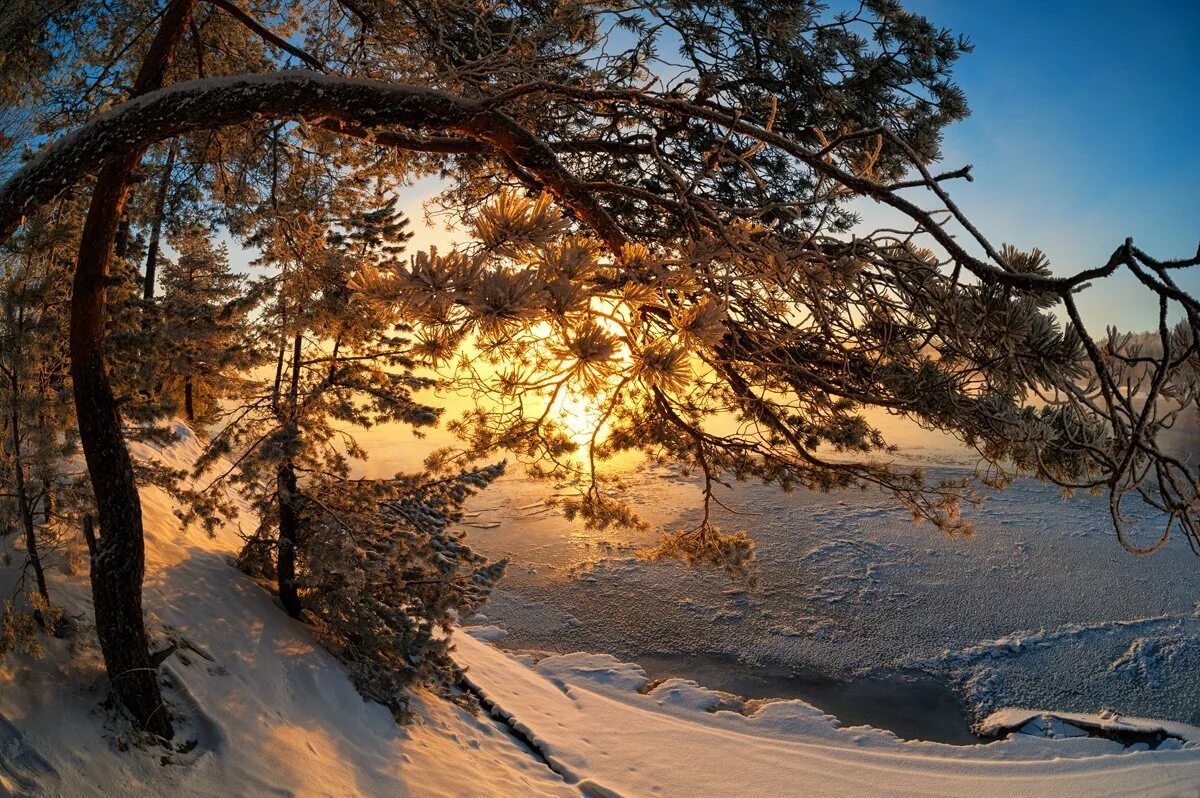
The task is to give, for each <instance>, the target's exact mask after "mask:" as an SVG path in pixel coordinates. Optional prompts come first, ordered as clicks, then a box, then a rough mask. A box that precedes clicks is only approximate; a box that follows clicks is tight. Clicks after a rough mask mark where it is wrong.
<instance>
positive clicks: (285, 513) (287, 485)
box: [275, 335, 303, 618]
mask: <svg viewBox="0 0 1200 798" xmlns="http://www.w3.org/2000/svg"><path fill="white" fill-rule="evenodd" d="M302 343H303V339H302V338H301V336H299V335H297V336H296V337H295V338H294V339H293V342H292V379H291V384H290V386H289V387H288V401H289V407H288V412H289V413H290V414H291V419H290V421H289V424H290V425H291V429H292V432H293V434H294V433H295V430H296V408H297V403H298V402H299V398H300V354H301V345H302ZM275 490H276V495H277V496H278V497H279V546H278V549H277V552H276V556H275V563H276V582H277V583H278V584H279V600H280V601H281V602H282V603H283V608H284V609H285V610H287V613H288V615H290V616H292V617H293V618H299V617H300V611H301V610H302V609H303V605H302V604H301V603H300V594H299V592H298V591H297V589H296V550H297V547H298V545H299V540H300V512H299V508H298V507H297V503H298V500H299V498H300V496H299V493H298V491H297V489H296V469H295V466H294V465H293V463H292V460H291V457H290V456H289V457H288V458H287V459H286V460H284V462H283V463H282V464H281V465H280V466H279V474H278V478H277V480H276V487H275Z"/></svg>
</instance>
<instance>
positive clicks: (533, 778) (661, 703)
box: [0, 430, 1200, 798]
mask: <svg viewBox="0 0 1200 798" xmlns="http://www.w3.org/2000/svg"><path fill="white" fill-rule="evenodd" d="M181 431H182V432H184V433H185V434H186V430H181ZM196 451H197V446H196V443H195V441H194V440H193V439H191V438H190V434H189V435H186V437H185V438H184V440H183V441H182V442H181V443H180V444H179V445H177V446H175V447H173V448H172V449H171V450H170V451H169V452H167V453H165V454H163V455H162V457H163V458H164V459H165V460H166V461H167V462H169V463H173V464H186V463H187V462H189V461H190V459H191V458H192V457H194V456H195V454H196ZM139 454H140V455H141V456H152V455H154V454H155V453H153V452H150V451H148V450H142V451H140V452H139ZM143 508H144V513H145V522H146V535H147V575H146V577H147V578H146V581H147V586H146V608H147V616H148V617H147V620H148V624H149V626H150V629H151V633H152V635H153V636H154V637H155V638H156V641H157V642H160V643H163V642H165V641H166V640H168V639H174V640H176V641H178V642H179V643H180V644H181V646H182V647H181V649H180V652H179V653H177V654H176V655H174V656H172V657H171V658H170V659H169V660H168V661H167V664H166V666H165V668H164V671H165V673H166V675H167V678H168V680H169V682H170V687H169V689H168V691H167V694H168V697H169V700H170V701H171V703H172V704H173V707H174V708H175V710H176V712H178V713H179V714H180V715H181V719H180V721H179V722H178V724H177V726H178V728H179V734H178V738H177V749H179V750H175V751H172V752H167V751H165V750H164V749H159V748H152V749H150V750H143V749H141V748H138V747H137V746H130V745H129V744H128V743H129V740H130V738H129V736H128V733H127V729H126V727H125V726H124V725H123V724H122V723H121V722H120V721H119V720H118V719H116V718H115V717H114V716H113V715H112V713H111V712H110V711H109V710H106V709H104V708H103V707H102V706H101V702H102V700H103V697H104V678H103V670H102V668H101V665H100V658H99V653H98V651H97V650H96V646H95V644H94V642H93V638H92V633H91V631H90V629H88V628H83V629H81V630H80V631H78V632H77V633H76V634H74V635H73V636H72V637H71V638H69V639H67V640H63V641H52V642H51V644H50V645H49V651H48V653H47V655H46V656H45V657H44V658H42V659H37V660H32V659H27V658H22V657H13V658H9V659H7V660H5V661H3V662H2V663H0V716H2V717H0V794H22V795H23V794H45V795H62V796H86V795H171V796H193V795H195V796H201V795H204V796H211V795H250V796H254V795H337V796H343V795H371V796H376V795H378V796H405V795H408V796H420V797H421V798H424V797H425V796H471V797H472V798H474V796H543V795H548V796H554V795H571V796H581V795H583V796H610V795H622V796H656V795H666V796H705V795H713V796H716V795H721V796H736V795H772V796H775V795H779V796H791V795H861V794H874V795H889V794H913V795H917V794H919V795H948V794H971V795H989V794H997V795H999V794H1003V795H1005V796H1016V795H1032V794H1034V793H1038V794H1041V793H1044V792H1045V791H1046V788H1047V787H1048V788H1050V789H1051V790H1055V791H1057V794H1060V795H1070V794H1083V793H1086V794H1090V795H1118V794H1131V793H1133V792H1137V793H1140V794H1150V795H1174V794H1180V793H1183V792H1185V791H1186V790H1187V789H1188V788H1191V789H1193V790H1194V788H1195V786H1196V785H1198V784H1200V748H1195V747H1191V746H1189V747H1184V748H1181V749H1179V750H1157V751H1148V752H1134V751H1132V750H1130V749H1125V748H1123V747H1122V746H1120V745H1119V744H1116V743H1110V742H1107V741H1104V740H1097V739H1087V738H1080V739H1065V740H1043V739H1035V738H1032V737H1024V736H1020V737H1015V738H1013V739H1012V740H1010V741H1007V742H1002V743H995V744H992V745H989V746H982V747H976V748H961V747H949V746H940V745H934V744H929V743H902V742H900V741H898V740H896V739H895V738H894V737H892V736H891V735H889V734H886V733H883V732H877V731H874V730H870V729H865V728H858V729H849V730H844V729H838V728H836V725H835V722H834V721H833V720H832V719H831V718H829V717H828V716H825V715H822V713H820V712H819V711H818V710H816V709H814V708H812V707H810V706H808V705H806V704H804V703H802V702H794V701H793V702H781V703H775V704H770V705H768V706H766V707H765V708H762V709H761V710H759V711H758V712H757V713H756V714H753V715H752V716H749V717H747V716H744V715H742V714H738V713H735V712H728V711H719V712H709V711H706V710H708V709H712V708H714V707H715V706H716V703H717V702H718V701H719V700H721V696H720V695H718V694H716V693H712V692H710V691H706V690H704V689H701V688H698V687H696V686H695V685H692V684H690V683H687V682H681V681H679V680H673V681H670V682H667V683H664V684H663V685H660V686H658V687H657V688H656V689H654V690H652V691H650V692H649V693H648V694H645V695H643V694H641V693H638V692H636V689H637V688H638V687H640V686H642V685H643V683H644V678H643V677H642V675H641V674H640V672H639V671H638V670H637V669H636V668H634V667H633V666H626V665H621V664H619V663H618V662H617V661H616V660H614V659H612V658H611V657H597V656H594V655H580V654H576V655H567V656H560V657H551V658H549V659H545V660H542V661H541V662H539V663H538V664H537V665H536V666H535V667H530V666H529V664H527V662H525V661H522V660H520V659H517V658H514V657H511V656H509V655H507V654H505V653H503V652H501V651H499V650H497V649H495V648H493V647H491V646H489V645H487V644H485V643H482V642H480V641H478V640H475V639H473V638H471V637H469V636H466V635H460V636H459V646H460V656H461V657H462V659H463V661H464V663H465V664H467V665H468V666H469V668H470V671H469V673H470V678H471V679H472V680H473V681H474V683H475V684H476V685H478V687H479V688H480V690H481V691H482V692H483V693H484V694H485V696H486V697H487V699H488V700H489V701H491V702H494V703H495V705H496V707H495V711H496V713H497V715H498V716H502V717H506V718H510V719H512V720H513V723H514V724H515V726H516V727H517V728H518V729H519V730H520V731H521V733H522V734H523V735H527V737H528V738H529V739H531V740H532V741H533V742H534V744H535V746H536V748H537V749H538V750H537V751H533V750H530V749H529V748H528V747H526V746H525V745H524V744H523V743H522V742H521V741H520V740H519V739H517V737H516V736H514V735H513V734H511V733H510V731H509V727H508V726H507V725H505V724H504V723H501V722H499V721H496V720H493V719H492V718H491V717H489V716H487V715H481V716H479V717H474V716H472V715H470V714H468V713H466V712H464V711H463V710H461V709H459V708H458V707H456V706H454V705H452V704H449V703H447V702H445V701H442V700H440V699H438V698H436V697H434V696H431V695H422V696H419V697H418V700H417V701H416V702H415V703H416V707H417V718H416V720H415V722H414V723H412V724H411V725H408V726H404V727H401V726H397V725H396V724H395V722H394V721H393V720H392V718H391V716H390V714H389V713H388V712H387V710H385V709H384V708H383V707H381V706H379V705H377V704H373V703H369V702H365V701H363V700H362V699H361V698H360V697H359V696H358V694H357V693H356V692H355V690H354V688H353V686H352V685H351V683H350V681H349V679H348V678H347V677H346V675H345V673H344V672H343V671H342V670H341V668H340V667H339V665H338V663H337V661H336V660H335V659H334V658H333V657H332V656H330V655H329V654H328V653H326V652H325V651H323V650H322V649H321V648H320V647H319V646H317V645H316V644H315V643H314V641H313V640H312V638H311V636H310V635H309V634H308V631H307V629H306V628H305V627H304V626H303V625H302V624H299V623H296V622H294V621H292V620H290V619H289V618H287V617H286V616H285V615H284V614H283V612H282V611H281V610H280V609H279V608H278V607H277V606H275V604H274V602H273V600H272V598H271V597H270V595H269V594H268V592H267V591H266V590H264V589H263V588H262V587H261V586H259V585H258V584H256V583H254V582H252V581H251V580H249V579H247V578H246V577H245V576H243V575H242V574H241V573H239V572H238V571H236V570H235V569H234V568H232V567H230V565H229V564H228V560H229V558H230V556H231V555H232V553H233V552H234V551H235V550H236V548H237V545H238V542H239V539H238V537H237V535H236V533H235V530H233V529H225V530H222V531H221V532H220V533H219V534H218V535H217V536H216V537H214V538H208V537H206V536H205V535H204V534H203V533H201V532H199V531H198V530H194V529H186V530H185V529H181V528H180V523H179V521H178V519H177V518H176V517H175V515H174V511H175V509H176V508H175V507H173V506H172V503H171V501H170V500H169V499H168V498H167V497H166V496H165V495H164V494H162V493H160V492H159V491H157V490H146V491H144V493H143ZM86 581H87V580H86V576H85V575H77V576H68V575H66V574H64V573H61V572H56V574H55V578H54V581H53V584H52V587H51V589H52V591H53V595H54V597H55V599H56V600H58V601H60V602H62V603H64V604H65V605H66V606H67V607H68V609H69V611H70V612H71V613H72V614H73V615H76V616H78V617H79V618H80V620H81V622H82V623H83V624H85V625H86V624H87V623H88V622H89V619H90V602H89V599H88V595H87V585H86ZM191 741H194V745H192V744H191ZM547 762H549V764H550V765H552V766H553V769H552V767H550V766H548V765H547Z"/></svg>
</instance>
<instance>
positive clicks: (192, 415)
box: [183, 375, 196, 424]
mask: <svg viewBox="0 0 1200 798" xmlns="http://www.w3.org/2000/svg"><path fill="white" fill-rule="evenodd" d="M183 414H184V415H185V416H187V420H188V423H189V424H190V423H192V422H193V421H195V420H196V412H195V409H194V408H193V406H192V378H191V375H188V376H187V377H184V378H183Z"/></svg>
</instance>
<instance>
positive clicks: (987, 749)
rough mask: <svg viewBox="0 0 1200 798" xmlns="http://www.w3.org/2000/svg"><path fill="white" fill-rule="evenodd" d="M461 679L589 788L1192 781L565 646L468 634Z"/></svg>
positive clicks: (900, 788) (1172, 768) (837, 791)
mask: <svg viewBox="0 0 1200 798" xmlns="http://www.w3.org/2000/svg"><path fill="white" fill-rule="evenodd" d="M456 642H457V645H458V651H459V656H460V658H461V660H462V661H463V662H464V663H467V664H468V665H469V667H470V670H469V672H468V678H469V679H470V680H471V681H472V683H473V684H474V685H475V686H476V687H477V689H478V690H479V691H480V692H481V693H482V694H483V695H484V696H485V697H486V698H487V699H488V700H489V701H491V702H493V703H494V704H495V705H496V707H497V708H498V709H499V711H501V712H502V713H503V714H504V715H505V716H506V717H507V718H508V721H509V723H511V724H512V725H513V726H514V727H515V728H517V729H519V730H520V731H521V733H522V734H523V735H524V736H525V737H526V738H528V739H529V740H531V741H533V743H534V745H535V746H536V747H537V748H538V750H539V751H540V752H541V753H542V754H543V756H545V758H546V759H547V761H548V762H550V764H551V765H552V766H553V767H554V769H555V770H556V771H558V772H559V773H561V774H562V775H563V777H564V778H565V779H566V780H567V781H568V782H570V783H572V784H575V785H577V786H578V787H579V788H580V789H581V791H582V792H583V793H584V795H594V796H612V795H621V796H651V795H671V796H675V795H678V796H697V797H699V796H737V795H763V796H791V795H820V796H863V795H895V796H908V795H911V796H932V795H971V796H990V795H995V796H1006V798H1013V797H1014V796H1024V795H1029V796H1034V795H1037V796H1044V795H1055V794H1057V795H1079V794H1085V793H1086V794H1087V795H1089V796H1109V795H1111V796H1128V795H1142V796H1155V795H1161V796H1173V795H1182V794H1185V793H1186V792H1187V791H1189V790H1195V788H1196V785H1198V784H1200V748H1197V747H1195V746H1194V745H1193V744H1190V743H1189V744H1186V745H1180V746H1179V747H1174V746H1168V748H1169V749H1170V750H1162V749H1160V750H1155V751H1144V750H1138V749H1139V748H1140V747H1141V746H1133V747H1130V748H1126V747H1125V746H1123V745H1121V744H1120V743H1117V742H1113V741H1110V740H1106V739H1099V738H1094V737H1086V736H1082V735H1079V736H1064V737H1060V738H1055V739H1048V738H1043V737H1034V736H1031V735H1026V734H1016V735H1013V736H1012V737H1010V738H1009V739H1007V740H1003V741H1000V742H995V743H990V744H988V745H978V746H949V745H940V744H937V743H923V742H904V741H901V740H899V739H897V738H896V737H895V736H894V735H892V734H890V733H888V732H882V731H878V730H875V729H870V728H866V727H853V728H840V727H839V726H838V722H837V720H836V719H835V718H833V717H831V716H829V715H825V714H824V713H822V712H821V711H820V710H818V709H816V708H815V707H812V706H811V705H809V704H806V703H804V702H802V701H780V702H775V703H769V704H766V705H765V706H763V707H762V708H760V709H758V711H757V712H754V713H752V714H749V715H744V714H740V713H737V712H732V711H728V710H724V709H721V707H722V706H723V704H724V703H725V701H726V698H727V697H726V696H724V695H723V694H721V693H716V692H714V691H711V690H706V689H704V688H702V687H699V686H697V685H696V684H694V683H693V682H688V681H684V680H680V679H669V680H667V681H665V682H662V683H661V684H659V685H657V686H655V687H654V688H653V689H651V690H649V691H648V692H645V687H646V679H645V676H644V674H641V673H640V669H638V668H637V667H636V666H631V665H626V664H621V663H618V662H617V661H616V660H614V659H613V658H612V657H608V656H596V655H586V654H568V655H564V656H552V657H548V658H545V659H542V660H541V661H540V662H538V663H537V664H536V665H535V666H534V667H532V668H529V667H526V666H525V665H524V664H522V663H521V662H520V661H518V660H516V659H514V658H512V657H511V656H509V655H508V654H506V653H505V652H503V651H500V650H498V649H496V648H494V647H492V646H490V645H488V644H486V643H485V642H482V641H479V640H476V639H474V638H473V637H472V636H471V635H469V634H459V635H458V637H457V638H456Z"/></svg>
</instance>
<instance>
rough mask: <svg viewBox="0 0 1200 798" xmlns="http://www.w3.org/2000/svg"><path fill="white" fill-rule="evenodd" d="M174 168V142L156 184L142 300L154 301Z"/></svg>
mask: <svg viewBox="0 0 1200 798" xmlns="http://www.w3.org/2000/svg"><path fill="white" fill-rule="evenodd" d="M174 168H175V142H171V144H170V146H169V147H168V149H167V163H166V165H165V166H163V176H162V182H160V183H159V184H158V197H157V198H156V199H155V202H154V220H153V221H152V222H151V223H150V243H149V244H148V245H147V247H146V274H145V277H143V278H142V299H144V300H145V301H146V302H152V301H154V280H155V278H156V276H157V272H158V249H159V241H160V240H161V238H162V226H163V218H164V216H165V214H166V209H167V193H168V192H169V191H170V189H171V170H172V169H174Z"/></svg>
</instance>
